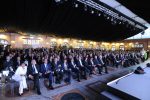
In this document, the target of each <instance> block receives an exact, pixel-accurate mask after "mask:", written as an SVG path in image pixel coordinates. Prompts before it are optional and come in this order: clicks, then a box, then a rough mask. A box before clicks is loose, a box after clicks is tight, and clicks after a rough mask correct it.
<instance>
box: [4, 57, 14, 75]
mask: <svg viewBox="0 0 150 100" xmlns="http://www.w3.org/2000/svg"><path fill="white" fill-rule="evenodd" d="M3 66H4V69H5V70H9V71H10V72H9V76H10V77H11V76H12V75H13V74H14V72H15V68H13V62H12V60H11V59H10V56H7V57H6V60H5V61H4V64H3Z"/></svg>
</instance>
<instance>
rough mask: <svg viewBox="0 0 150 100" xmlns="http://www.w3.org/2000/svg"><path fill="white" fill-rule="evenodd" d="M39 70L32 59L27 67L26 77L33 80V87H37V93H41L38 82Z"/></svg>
mask: <svg viewBox="0 0 150 100" xmlns="http://www.w3.org/2000/svg"><path fill="white" fill-rule="evenodd" d="M39 71H40V67H39V65H37V64H36V61H35V60H34V59H33V60H32V61H31V65H29V67H28V69H27V77H28V78H29V79H31V80H33V81H34V89H36V88H37V94H38V95H41V91H40V84H39Z"/></svg>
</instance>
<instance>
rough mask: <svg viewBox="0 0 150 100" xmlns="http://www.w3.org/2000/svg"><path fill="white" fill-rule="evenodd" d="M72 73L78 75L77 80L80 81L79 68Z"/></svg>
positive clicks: (73, 69)
mask: <svg viewBox="0 0 150 100" xmlns="http://www.w3.org/2000/svg"><path fill="white" fill-rule="evenodd" d="M72 72H74V73H75V74H76V77H77V80H80V75H79V74H80V72H79V70H78V69H77V68H72Z"/></svg>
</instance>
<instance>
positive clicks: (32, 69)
mask: <svg viewBox="0 0 150 100" xmlns="http://www.w3.org/2000/svg"><path fill="white" fill-rule="evenodd" d="M0 54H1V55H0V59H1V60H2V61H1V62H3V65H2V67H1V70H9V71H10V72H11V75H10V76H12V75H13V74H14V72H15V74H14V75H13V76H16V75H18V70H25V69H26V67H27V78H28V79H30V80H33V82H34V89H37V94H39V95H40V94H41V92H40V84H39V79H40V77H42V78H44V79H48V80H49V88H50V89H54V88H53V85H52V84H53V83H56V84H61V82H62V81H64V82H66V83H68V84H70V83H71V79H72V78H71V76H73V78H75V79H76V80H77V81H79V82H80V81H81V79H85V80H86V79H87V77H88V76H91V75H92V74H102V73H103V72H104V73H108V67H114V68H118V67H129V66H132V65H136V64H139V63H140V62H141V61H143V56H142V54H141V52H140V51H101V50H96V49H47V48H36V49H33V48H30V49H10V50H7V52H6V51H2V52H1V53H0ZM21 62H24V63H21ZM97 72H98V73H97ZM19 75H20V77H23V79H22V80H19V83H20V88H19V94H20V95H22V93H23V89H24V88H27V86H26V81H25V79H24V78H25V75H26V71H24V73H22V71H20V73H19ZM14 79H15V78H14Z"/></svg>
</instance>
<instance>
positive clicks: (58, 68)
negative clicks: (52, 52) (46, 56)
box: [52, 57, 63, 84]
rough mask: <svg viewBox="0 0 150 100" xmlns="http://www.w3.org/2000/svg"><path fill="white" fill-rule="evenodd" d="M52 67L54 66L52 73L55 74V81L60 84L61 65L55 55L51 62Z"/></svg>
mask: <svg viewBox="0 0 150 100" xmlns="http://www.w3.org/2000/svg"><path fill="white" fill-rule="evenodd" d="M52 65H53V68H54V75H55V79H56V80H55V83H56V84H61V80H62V78H63V75H62V74H63V72H62V66H61V63H60V61H59V60H58V58H57V57H55V58H54V62H53V63H52Z"/></svg>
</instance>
